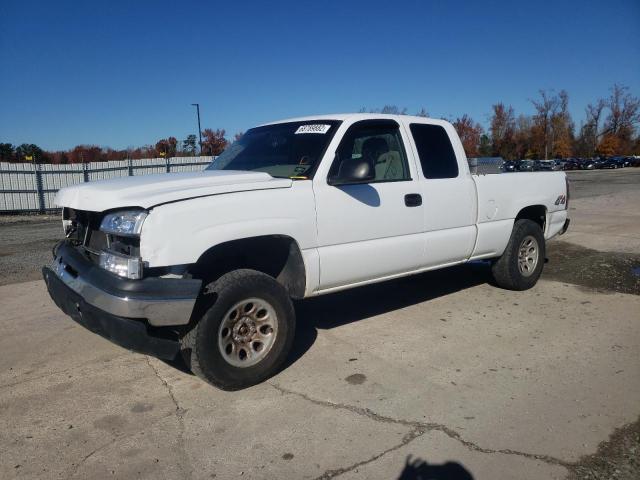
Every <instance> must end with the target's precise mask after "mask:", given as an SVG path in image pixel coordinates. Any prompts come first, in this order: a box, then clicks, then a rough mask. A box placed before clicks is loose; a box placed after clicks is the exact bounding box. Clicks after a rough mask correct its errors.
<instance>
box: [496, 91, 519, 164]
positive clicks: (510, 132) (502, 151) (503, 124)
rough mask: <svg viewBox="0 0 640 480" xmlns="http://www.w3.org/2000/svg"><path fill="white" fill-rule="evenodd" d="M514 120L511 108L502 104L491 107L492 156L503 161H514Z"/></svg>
mask: <svg viewBox="0 0 640 480" xmlns="http://www.w3.org/2000/svg"><path fill="white" fill-rule="evenodd" d="M514 134H515V119H514V115H513V107H511V106H509V107H505V105H504V104H503V103H497V104H495V105H494V106H493V116H492V117H491V142H492V146H493V148H492V154H493V156H496V157H502V158H504V159H509V160H512V159H515V157H516V155H515V141H514Z"/></svg>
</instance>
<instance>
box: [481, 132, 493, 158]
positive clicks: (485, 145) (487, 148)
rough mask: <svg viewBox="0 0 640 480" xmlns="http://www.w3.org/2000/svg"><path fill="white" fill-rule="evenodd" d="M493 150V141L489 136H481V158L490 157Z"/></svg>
mask: <svg viewBox="0 0 640 480" xmlns="http://www.w3.org/2000/svg"><path fill="white" fill-rule="evenodd" d="M492 150H493V145H491V139H490V138H489V135H487V134H484V135H481V136H480V146H479V147H478V154H479V155H480V156H481V157H490V156H491V153H492Z"/></svg>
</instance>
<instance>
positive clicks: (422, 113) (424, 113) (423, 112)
mask: <svg viewBox="0 0 640 480" xmlns="http://www.w3.org/2000/svg"><path fill="white" fill-rule="evenodd" d="M428 116H429V113H428V112H427V110H426V109H425V108H424V107H422V108H420V111H419V112H418V113H416V117H428Z"/></svg>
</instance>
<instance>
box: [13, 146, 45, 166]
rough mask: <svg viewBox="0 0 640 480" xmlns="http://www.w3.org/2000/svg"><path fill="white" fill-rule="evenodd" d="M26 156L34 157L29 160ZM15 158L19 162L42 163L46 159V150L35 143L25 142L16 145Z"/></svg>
mask: <svg viewBox="0 0 640 480" xmlns="http://www.w3.org/2000/svg"><path fill="white" fill-rule="evenodd" d="M26 157H32V160H27V159H26ZM15 158H16V160H17V161H18V162H28V161H32V162H35V163H42V161H43V160H45V155H44V152H43V151H42V149H41V148H40V147H38V146H37V145H34V144H33V143H23V144H22V145H20V146H18V147H16V153H15Z"/></svg>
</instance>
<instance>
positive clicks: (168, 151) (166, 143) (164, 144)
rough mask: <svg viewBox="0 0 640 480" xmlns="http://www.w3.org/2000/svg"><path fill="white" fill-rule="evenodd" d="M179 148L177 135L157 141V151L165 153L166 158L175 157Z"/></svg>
mask: <svg viewBox="0 0 640 480" xmlns="http://www.w3.org/2000/svg"><path fill="white" fill-rule="evenodd" d="M177 150H178V140H177V139H176V137H169V138H162V139H160V140H158V142H157V143H156V151H157V152H158V153H159V154H161V155H162V154H164V156H165V157H166V158H169V157H175V156H176V152H177Z"/></svg>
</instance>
